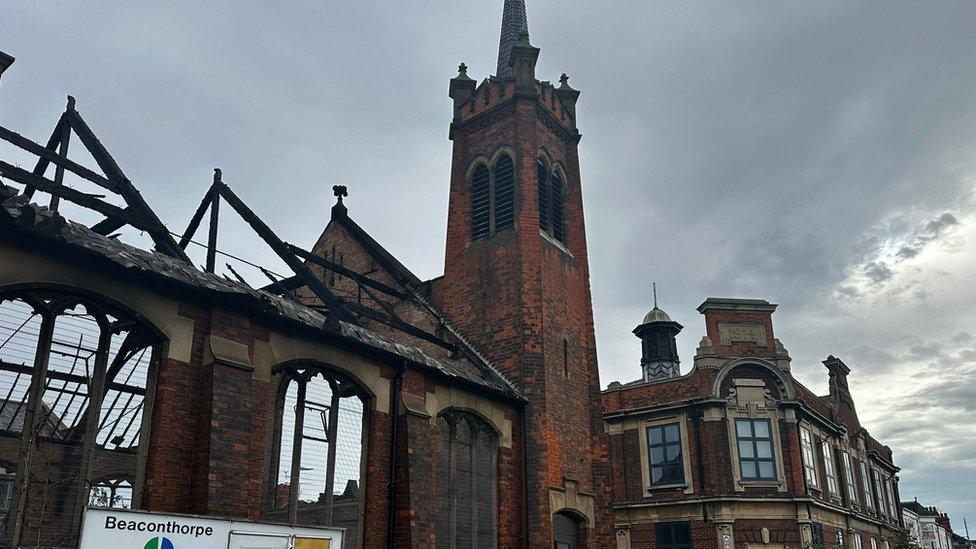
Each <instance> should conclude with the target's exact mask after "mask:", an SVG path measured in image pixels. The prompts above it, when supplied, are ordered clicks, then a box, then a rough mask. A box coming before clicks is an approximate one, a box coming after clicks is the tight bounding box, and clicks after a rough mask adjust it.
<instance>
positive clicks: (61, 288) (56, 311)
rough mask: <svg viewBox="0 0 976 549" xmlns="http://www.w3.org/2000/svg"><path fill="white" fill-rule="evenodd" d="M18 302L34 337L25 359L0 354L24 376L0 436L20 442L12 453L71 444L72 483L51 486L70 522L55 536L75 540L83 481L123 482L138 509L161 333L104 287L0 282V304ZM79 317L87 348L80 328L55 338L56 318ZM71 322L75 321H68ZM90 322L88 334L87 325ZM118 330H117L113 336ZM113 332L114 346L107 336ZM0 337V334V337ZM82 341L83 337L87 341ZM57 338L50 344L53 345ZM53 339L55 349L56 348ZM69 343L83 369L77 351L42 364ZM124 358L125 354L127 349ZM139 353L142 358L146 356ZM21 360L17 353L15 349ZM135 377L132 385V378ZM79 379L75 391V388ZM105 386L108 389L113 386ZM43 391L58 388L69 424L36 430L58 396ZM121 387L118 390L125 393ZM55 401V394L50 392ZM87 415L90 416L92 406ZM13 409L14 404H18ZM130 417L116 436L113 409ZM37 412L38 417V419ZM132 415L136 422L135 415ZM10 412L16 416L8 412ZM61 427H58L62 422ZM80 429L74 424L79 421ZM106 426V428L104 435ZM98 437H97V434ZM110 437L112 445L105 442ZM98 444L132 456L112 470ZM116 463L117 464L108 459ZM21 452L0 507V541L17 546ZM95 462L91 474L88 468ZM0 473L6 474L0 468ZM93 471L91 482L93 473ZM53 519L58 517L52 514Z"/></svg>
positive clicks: (29, 478) (22, 500)
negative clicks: (0, 513)
mask: <svg viewBox="0 0 976 549" xmlns="http://www.w3.org/2000/svg"><path fill="white" fill-rule="evenodd" d="M15 301H19V302H21V303H22V304H24V305H26V306H27V307H29V308H30V309H31V311H32V312H31V316H30V317H29V318H28V319H27V321H25V322H24V323H23V324H22V325H21V326H20V328H23V327H24V326H26V325H27V322H28V321H29V320H30V319H31V318H33V317H34V316H37V317H39V318H40V324H39V325H38V326H39V327H38V332H37V333H36V334H33V333H31V334H30V337H32V338H33V341H34V343H35V344H36V345H35V347H34V349H33V351H32V357H31V363H30V365H29V366H28V365H27V364H26V363H24V364H22V365H17V364H14V363H10V362H6V361H5V360H2V357H0V370H3V371H5V372H9V373H15V374H17V375H18V376H21V375H24V376H26V377H27V380H28V382H29V385H28V386H27V388H26V391H25V394H24V396H23V401H22V402H21V404H20V406H22V407H23V408H24V417H23V419H22V422H21V427H20V430H19V431H16V430H11V427H12V424H13V422H12V421H11V423H9V424H8V425H7V426H6V428H2V427H0V431H2V433H0V436H5V437H8V438H19V439H20V440H21V447H22V451H28V450H27V449H28V448H30V449H31V450H30V451H32V452H33V451H39V449H40V448H41V447H42V445H44V444H66V445H68V446H66V447H73V448H77V449H78V454H79V457H78V458H77V459H78V462H77V463H78V469H77V472H75V473H74V475H75V476H74V477H73V478H74V480H73V482H70V483H66V484H61V485H62V486H66V488H64V490H65V494H64V495H63V498H64V499H63V500H61V501H63V503H62V504H61V505H64V506H65V507H64V509H65V510H64V511H63V516H64V519H63V520H65V521H66V522H67V523H68V524H69V525H70V526H68V528H69V529H68V530H67V531H64V530H62V531H64V537H63V539H62V541H63V542H65V543H69V544H70V543H76V542H77V536H78V535H79V533H80V529H81V518H82V513H83V511H84V508H85V506H86V505H88V503H89V498H90V496H91V491H92V488H93V487H96V486H98V485H99V484H100V483H101V482H102V481H103V480H105V479H108V478H111V479H117V480H118V481H119V482H122V481H124V482H127V483H128V484H129V488H130V490H131V496H130V500H129V504H130V505H129V508H131V509H140V508H142V507H143V504H142V498H143V491H144V484H145V472H146V463H147V458H148V447H149V444H148V441H149V438H150V434H151V427H152V413H153V405H154V402H155V388H156V382H157V377H158V374H159V365H160V363H161V360H162V352H163V349H164V347H165V344H166V343H167V338H166V337H165V335H164V334H163V333H162V331H160V330H159V329H158V328H157V327H156V326H155V325H154V324H153V323H151V322H150V321H149V320H147V319H146V318H145V317H144V316H143V315H142V314H140V313H139V312H137V311H135V310H134V309H132V308H130V307H128V306H126V305H125V304H123V303H120V302H118V301H117V300H114V299H112V298H111V297H108V296H106V295H102V294H100V293H98V292H94V291H91V290H87V289H83V288H78V287H73V286H70V285H65V284H50V283H26V284H10V285H5V286H0V307H2V306H3V304H6V303H8V302H15ZM79 307H81V308H84V313H83V314H82V313H79V312H78V311H77V310H78V308H79ZM72 316H76V317H82V318H85V317H89V320H87V321H85V322H88V323H90V325H89V326H88V328H90V329H91V331H90V332H89V335H92V336H97V337H95V344H94V345H95V346H94V348H89V347H84V346H83V345H84V334H85V332H74V333H76V334H78V335H79V336H80V337H79V342H78V343H74V342H73V341H55V340H54V338H55V337H57V336H59V330H60V329H59V327H58V322H59V320H60V319H62V318H69V317H72ZM76 329H78V328H76ZM18 330H19V328H18V329H16V330H14V331H13V332H12V334H11V335H10V336H9V337H8V338H6V341H10V340H11V339H12V338H13V336H14V335H16V333H17V331H18ZM95 330H97V334H96V333H95ZM123 334H124V337H122V336H123ZM117 336H119V337H122V339H121V340H120V341H119V342H118V345H117V346H116V343H115V341H113V338H115V337H117ZM0 343H4V342H0ZM89 343H90V342H89ZM55 346H58V347H59V349H55ZM62 347H63V348H62ZM71 349H75V350H76V352H77V353H78V355H80V354H81V353H82V352H89V353H90V354H89V356H88V357H87V358H85V359H84V360H85V361H86V367H85V368H84V372H83V375H78V374H74V364H77V360H78V356H75V361H74V362H73V366H72V368H71V370H70V371H68V372H63V371H61V370H62V369H63V366H62V367H60V368H59V367H58V366H55V367H54V368H52V367H51V356H52V355H59V354H60V355H62V356H63V357H68V356H71V355H70V352H69V351H70V350H71ZM137 353H138V354H139V357H138V358H136V360H135V362H134V363H133V362H132V360H133V358H135V357H136V354H137ZM147 353H148V357H147V356H146V354H147ZM25 358H26V357H25ZM89 359H91V360H92V361H93V366H92V368H91V369H89V368H88V367H87V360H89ZM127 367H128V368H129V371H128V373H127V378H126V379H124V380H123V381H122V382H120V381H118V380H117V378H116V377H115V376H117V375H120V374H122V373H123V372H124V371H125V369H126V368H127ZM137 368H138V369H139V370H141V371H142V373H143V374H144V376H143V377H142V379H141V380H140V379H139V378H137V379H136V381H135V384H133V382H132V381H131V377H132V376H133V375H134V374H135V372H136V369H137ZM52 381H58V382H60V383H61V387H56V386H54V387H52V385H51V382H52ZM140 381H141V382H142V383H141V385H142V386H139V382H140ZM68 384H74V388H69V387H68ZM82 384H83V385H84V390H83V392H81V390H80V387H81V386H82ZM15 385H16V382H15V383H13V384H11V389H10V391H7V392H5V394H4V400H3V402H4V406H6V405H7V403H8V401H9V398H10V396H11V395H12V394H13V389H14V386H15ZM113 392H114V393H113ZM48 393H58V394H59V397H57V398H58V399H60V398H62V396H63V395H64V394H71V395H72V396H73V397H74V398H71V397H69V401H68V402H67V403H66V404H65V408H64V410H63V411H62V412H61V419H63V418H64V417H67V414H69V413H70V415H71V417H72V418H73V419H72V420H71V424H70V425H64V424H63V423H61V420H60V419H58V420H57V421H58V424H57V426H58V428H57V429H54V430H52V429H48V432H47V433H46V434H45V433H44V426H45V425H48V424H49V422H50V421H51V416H53V415H54V414H55V413H57V412H55V410H56V409H57V408H58V406H59V403H58V402H55V403H54V404H52V405H50V406H48V405H47V403H46V400H45V397H46V396H47V395H48ZM123 395H128V398H126V397H125V396H123ZM79 396H80V397H81V398H82V401H81V402H80V403H78V404H77V408H78V409H77V410H73V411H70V412H69V410H71V408H72V406H74V405H75V399H76V398H77V397H79ZM135 396H139V397H140V400H139V402H138V403H137V404H135V406H134V408H131V409H130V408H129V407H130V405H132V401H133V399H134V398H135ZM120 397H121V398H125V402H123V403H122V404H121V407H122V412H121V413H119V415H118V416H116V417H114V419H112V418H113V415H112V414H113V413H116V412H117V408H116V405H117V404H119V399H120ZM109 399H111V401H110V404H109V405H108V406H109V408H108V410H106V408H105V404H106V401H109ZM56 400H57V399H56ZM93 410H94V411H96V413H95V414H94V418H95V421H93V422H90V423H89V420H91V419H92V411H93ZM18 413H19V412H18ZM126 415H128V416H130V417H129V419H128V421H124V422H125V426H124V427H123V430H122V432H121V433H118V434H116V432H117V431H116V430H117V428H118V426H119V425H120V424H121V423H122V422H123V419H122V418H123V417H125V416H126ZM42 416H43V417H42ZM136 418H138V421H136ZM14 419H16V414H15V418H14ZM106 424H110V426H111V430H110V431H109V433H108V435H106V436H105V437H104V440H101V439H102V438H103V437H102V432H103V430H104V429H105V428H106V427H107V425H106ZM62 427H63V429H62ZM82 428H84V429H83V430H78V429H82ZM113 434H115V435H116V436H114V437H113V436H111V435H113ZM100 440H101V441H100ZM126 440H128V441H129V445H128V446H122V444H121V443H123V442H126ZM109 444H112V445H113V446H114V448H110V447H109ZM99 452H109V453H116V452H117V453H122V454H126V455H130V456H133V457H132V460H131V461H132V463H131V466H129V467H128V469H130V470H117V471H113V470H112V469H113V468H114V467H113V466H105V465H104V464H102V463H101V462H100V461H99V460H97V454H98V453H99ZM116 466H118V465H116ZM25 467H26V465H25V463H24V462H23V460H20V459H19V458H18V461H17V462H16V464H15V472H14V473H13V474H14V480H13V481H12V483H11V486H10V489H9V491H10V502H9V509H8V511H7V512H6V513H5V517H4V524H3V527H2V529H3V530H4V532H3V539H4V541H5V542H6V543H10V544H17V543H19V542H20V540H19V539H18V538H21V537H22V536H25V535H30V533H29V532H25V531H23V524H22V523H20V522H15V523H11V522H9V521H11V520H12V521H16V520H17V519H18V517H19V516H20V515H21V513H27V514H29V513H28V509H27V505H28V503H29V495H28V494H27V492H29V491H31V483H32V482H35V481H34V480H33V476H34V475H31V474H30V473H29V472H28V471H26V469H25ZM96 469H98V470H99V473H100V474H99V473H96ZM8 473H9V472H8ZM96 479H98V480H96ZM59 520H60V519H59Z"/></svg>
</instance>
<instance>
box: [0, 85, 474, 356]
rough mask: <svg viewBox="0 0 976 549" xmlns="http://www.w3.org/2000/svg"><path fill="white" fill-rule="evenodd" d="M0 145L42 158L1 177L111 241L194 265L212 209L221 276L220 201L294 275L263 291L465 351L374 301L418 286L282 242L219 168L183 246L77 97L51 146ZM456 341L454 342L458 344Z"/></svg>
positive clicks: (211, 238) (5, 135) (212, 248)
mask: <svg viewBox="0 0 976 549" xmlns="http://www.w3.org/2000/svg"><path fill="white" fill-rule="evenodd" d="M72 134H74V135H75V136H77V138H78V140H79V141H80V142H81V144H82V145H83V146H84V147H85V149H86V150H87V151H88V152H89V153H90V154H91V156H92V158H94V159H95V162H96V163H97V164H98V167H99V168H100V170H101V172H102V173H101V174H99V173H97V172H95V171H93V170H91V169H88V168H86V167H84V166H82V165H80V164H78V163H76V162H74V161H72V160H69V159H68V157H67V153H68V145H69V143H70V141H71V136H72ZM0 139H3V140H4V141H7V142H9V143H11V144H13V145H14V146H16V147H19V148H20V149H22V150H25V151H27V152H29V153H31V154H33V155H35V156H37V162H36V164H35V165H34V169H33V170H31V171H27V170H25V169H23V168H20V167H17V166H14V165H12V164H10V163H8V162H4V161H3V160H0V177H4V178H7V179H10V180H11V181H14V182H16V183H19V184H22V185H24V187H25V190H24V193H23V194H24V195H25V196H27V197H28V198H33V197H34V195H35V194H36V193H37V192H38V191H40V192H43V193H47V194H49V195H51V199H50V203H49V207H50V208H51V209H52V210H55V211H57V209H58V207H59V205H60V201H61V200H66V201H68V202H72V203H74V204H77V205H79V206H82V207H84V208H87V209H90V210H93V211H95V212H98V213H101V214H102V215H104V216H105V218H104V219H103V220H102V221H99V222H98V223H96V224H94V225H93V226H91V227H90V228H91V230H92V231H94V232H96V233H98V234H101V235H109V234H111V233H113V232H115V231H117V230H119V229H120V228H122V227H124V226H127V225H128V226H131V227H133V228H135V229H137V230H140V231H145V232H146V233H148V234H149V236H150V237H151V238H152V240H153V243H154V245H155V248H156V250H157V251H158V252H160V253H163V254H165V255H168V256H170V257H173V258H176V259H178V260H180V261H183V262H185V263H187V264H190V265H192V261H191V260H190V258H189V256H187V254H186V247H187V246H188V245H189V243H190V242H191V241H192V240H191V239H192V238H193V235H194V234H195V232H196V231H197V229H198V228H199V226H200V223H201V222H202V221H203V217H204V215H205V214H206V213H207V211H209V212H210V219H209V234H208V241H207V245H206V248H207V259H206V266H205V269H206V270H207V272H210V273H213V272H214V271H215V267H216V256H217V253H218V250H217V236H218V221H219V209H220V202H221V200H224V201H226V202H227V204H229V205H230V206H231V208H233V209H234V210H235V211H236V212H237V214H238V215H240V216H241V218H242V219H243V220H244V221H245V222H246V223H247V224H248V225H249V226H250V227H251V228H252V229H253V230H254V232H255V233H256V234H257V235H258V236H259V237H260V238H261V239H262V240H263V241H264V242H265V243H266V244H267V245H268V246H269V247H270V248H271V249H272V251H274V253H275V254H276V255H277V256H278V257H279V258H281V260H282V261H284V262H285V264H286V265H288V267H289V268H290V269H291V270H292V271H293V272H294V275H293V276H289V277H285V278H276V277H274V276H273V275H272V274H271V273H270V272H269V271H267V270H266V269H261V270H262V272H264V273H265V275H266V276H268V277H269V278H270V279H271V281H272V283H271V284H269V285H267V286H265V287H263V288H261V289H262V290H264V291H267V292H269V293H274V294H278V295H287V294H289V293H290V292H293V291H294V290H296V289H298V288H301V287H307V288H308V289H309V290H310V291H311V292H312V293H313V294H314V295H315V296H316V297H317V298H318V299H319V300H320V301H321V302H322V304H324V306H325V307H326V308H327V309H328V311H329V312H330V314H331V315H333V317H334V320H344V321H347V322H351V323H353V324H361V319H370V320H373V321H376V322H380V323H382V324H386V325H388V326H390V327H392V328H394V329H396V330H399V331H401V332H404V333H407V334H409V335H411V336H414V337H418V338H420V339H423V340H425V341H428V342H431V343H434V344H436V345H438V346H439V347H442V348H444V349H447V350H449V351H450V352H451V353H452V354H456V353H458V352H459V351H460V352H462V353H463V352H464V347H465V346H464V344H463V343H461V342H460V341H449V340H446V339H445V338H443V337H441V336H439V335H435V334H432V333H429V332H427V331H425V330H422V329H420V328H418V327H416V326H414V325H412V324H410V323H408V322H406V321H404V320H402V319H401V318H399V316H397V315H396V313H395V312H394V311H393V308H392V307H387V306H384V305H383V302H382V301H381V300H379V299H377V298H376V293H380V294H384V295H387V296H390V297H393V298H395V299H398V300H404V299H411V297H413V296H415V294H416V291H415V290H414V289H413V288H410V287H407V289H406V291H402V290H399V289H397V288H393V287H391V286H389V285H387V284H384V283H382V282H379V281H377V280H373V279H371V278H369V277H368V276H366V275H364V274H361V273H357V272H355V271H353V270H350V269H347V268H345V267H343V266H342V265H339V264H336V263H334V262H332V261H329V260H328V259H326V258H324V257H321V256H319V255H317V254H314V253H312V252H309V251H306V250H304V249H302V248H300V247H298V246H295V245H293V244H289V243H287V242H285V241H283V240H282V239H281V238H279V237H278V235H276V234H275V232H274V231H273V230H272V229H271V228H270V227H269V226H268V225H267V224H266V223H265V222H264V221H262V220H261V218H260V217H258V216H257V214H255V213H254V212H253V211H252V210H251V209H250V208H249V207H248V206H247V205H246V204H245V203H244V202H243V201H242V200H241V199H240V198H239V197H238V196H237V195H236V194H235V193H234V192H233V191H232V190H231V189H230V187H228V186H227V185H226V184H225V183H224V182H223V181H222V179H221V171H220V170H219V169H216V170H214V177H213V183H212V185H211V186H210V188H209V189H208V191H207V193H206V195H205V196H204V198H203V201H202V202H201V203H200V205H199V206H198V207H197V210H196V212H195V213H194V214H193V217H192V218H191V219H190V222H189V224H188V225H187V227H186V230H185V231H184V232H183V234H182V236H181V237H180V239H179V241H177V240H175V239H174V238H173V233H171V232H170V231H169V229H168V228H167V227H166V226H165V225H164V224H163V222H162V221H161V220H160V219H159V217H158V216H157V215H156V213H155V212H154V211H153V210H152V208H151V207H150V206H149V204H147V203H146V201H145V200H144V199H143V197H142V195H141V194H140V193H139V191H138V190H137V189H136V187H135V185H133V184H132V182H131V181H130V180H129V179H128V177H126V175H125V173H124V172H123V171H122V169H121V168H120V167H119V165H118V164H117V163H116V162H115V159H114V158H112V155H111V154H109V152H108V150H106V148H105V147H104V146H103V145H102V143H101V142H100V141H99V140H98V138H97V137H96V136H95V134H94V132H92V130H91V128H90V127H89V126H88V124H87V123H86V122H85V120H84V119H83V118H82V117H81V114H80V113H79V112H78V111H77V110H76V109H75V100H74V98H73V97H71V96H69V97H68V104H67V108H66V109H65V111H64V113H63V114H62V115H61V117H60V119H59V120H58V122H57V124H56V125H55V127H54V131H53V132H52V133H51V137H50V138H49V139H48V141H47V143H46V144H45V145H41V144H39V143H36V142H34V141H32V140H30V139H28V138H26V137H24V136H22V135H20V134H18V133H16V132H14V131H12V130H9V129H7V128H5V127H3V126H0ZM52 164H53V165H54V177H53V179H51V178H49V177H47V175H46V174H47V171H48V168H49V167H50V166H51V165H52ZM65 171H68V172H71V173H73V174H75V175H77V176H78V177H80V178H82V179H84V180H86V181H89V182H91V183H93V184H95V185H97V186H98V187H100V188H102V189H104V190H106V191H108V192H110V193H112V194H114V195H117V196H119V197H121V199H122V201H123V202H124V203H125V207H119V206H116V205H115V204H111V203H109V202H107V201H105V200H103V198H104V196H102V195H95V194H91V193H86V192H82V191H79V190H77V189H74V188H71V187H68V186H66V185H65V184H64V173H65ZM342 190H343V191H344V190H345V189H344V188H343V189H342ZM308 264H314V265H317V266H319V267H321V268H324V269H326V270H328V271H332V272H335V273H336V274H339V275H342V276H344V277H348V278H349V279H351V280H354V281H355V282H356V284H357V285H358V287H359V289H360V294H364V295H366V296H369V297H370V298H371V300H372V301H374V302H376V303H377V304H379V305H380V309H375V308H371V307H368V306H366V305H363V304H362V303H361V302H355V301H346V300H341V299H339V298H338V297H337V296H336V295H335V294H334V293H333V292H332V291H331V290H330V289H329V288H328V286H326V285H325V284H324V283H323V282H322V280H321V279H319V278H318V277H317V276H315V274H314V273H313V272H312V271H311V269H309V267H308ZM228 267H229V270H230V272H231V273H233V274H234V276H235V277H236V278H237V280H238V281H239V282H241V283H243V284H247V283H246V282H245V281H244V279H243V278H242V277H241V276H240V275H239V274H237V272H236V271H234V269H233V268H230V265H228ZM259 268H260V267H259ZM451 339H452V340H454V339H457V338H451ZM465 354H467V353H465ZM472 358H475V357H472ZM480 362H481V361H480V360H476V363H480Z"/></svg>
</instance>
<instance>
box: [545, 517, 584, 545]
mask: <svg viewBox="0 0 976 549" xmlns="http://www.w3.org/2000/svg"><path fill="white" fill-rule="evenodd" d="M552 531H553V538H554V539H555V544H554V546H555V548H556V549H578V548H579V546H580V542H579V532H580V526H579V521H578V520H576V517H574V516H572V515H570V514H568V513H556V514H555V515H553V517H552Z"/></svg>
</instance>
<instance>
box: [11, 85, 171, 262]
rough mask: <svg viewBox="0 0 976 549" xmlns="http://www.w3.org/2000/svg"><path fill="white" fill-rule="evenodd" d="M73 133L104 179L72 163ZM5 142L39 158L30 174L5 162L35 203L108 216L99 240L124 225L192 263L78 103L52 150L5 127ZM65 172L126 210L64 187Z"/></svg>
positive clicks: (54, 136)
mask: <svg viewBox="0 0 976 549" xmlns="http://www.w3.org/2000/svg"><path fill="white" fill-rule="evenodd" d="M72 133H74V135H76V136H77V137H78V140H79V141H81V143H82V145H83V146H84V147H85V149H86V150H87V151H88V152H89V154H91V156H92V158H94V159H95V162H96V163H97V164H98V167H99V168H100V169H101V170H102V173H103V174H104V175H99V174H98V173H96V172H95V171H93V170H90V169H88V168H86V167H84V166H82V165H80V164H78V163H76V162H73V161H71V160H69V159H68V157H67V152H68V151H67V149H68V142H69V138H70V136H71V134H72ZM0 139H3V140H4V141H7V142H8V143H10V144H12V145H14V146H16V147H18V148H20V149H22V150H24V151H27V152H29V153H31V154H33V155H35V156H37V157H38V160H37V163H36V164H35V166H34V169H33V170H32V171H30V172H28V171H26V170H24V169H22V168H19V167H17V166H13V165H11V164H8V163H6V162H0V176H3V177H6V178H8V179H11V180H13V181H15V182H17V183H20V184H22V185H24V186H25V190H24V195H25V196H26V197H27V198H31V197H33V195H34V193H35V192H36V191H42V192H46V193H48V194H50V195H51V206H50V207H51V209H52V210H55V211H57V209H58V203H59V200H60V199H64V200H67V201H70V202H73V203H75V204H78V205H79V206H82V207H85V208H88V209H91V210H94V211H97V212H99V213H101V214H103V215H105V219H104V220H103V221H101V222H99V223H97V224H96V225H95V226H94V227H92V230H95V231H96V232H98V233H99V234H108V233H109V232H111V231H114V230H116V229H119V228H121V227H122V226H124V225H131V226H133V227H135V228H137V229H139V230H142V231H145V232H147V233H149V236H150V237H151V238H152V240H153V243H154V244H155V246H156V249H157V250H159V251H160V252H161V253H164V254H166V255H169V256H171V257H175V258H177V259H180V260H183V261H185V262H187V263H190V258H189V257H187V255H186V253H185V252H184V251H183V249H182V248H180V247H179V246H178V245H177V244H176V241H175V240H173V237H172V236H171V235H170V233H169V230H168V229H167V228H166V226H165V225H163V222H162V221H161V220H160V219H159V217H158V216H157V215H156V213H155V212H154V211H153V210H152V208H150V207H149V204H147V203H146V201H145V199H143V198H142V195H141V194H139V191H138V190H137V189H136V188H135V186H134V185H133V184H132V182H131V181H129V179H128V177H126V175H125V173H123V172H122V169H121V168H120V167H119V165H118V164H117V163H116V162H115V159H114V158H112V155H111V154H109V152H108V150H107V149H106V148H105V147H104V146H103V145H102V143H101V142H100V141H99V140H98V138H97V137H96V136H95V134H94V132H92V130H91V128H90V127H89V126H88V124H87V123H86V122H85V120H84V119H83V118H82V117H81V114H80V113H79V112H78V111H77V110H75V100H74V98H73V97H71V96H68V106H67V108H66V109H65V111H64V113H63V114H62V115H61V117H60V118H59V119H58V122H57V124H56V125H55V127H54V131H53V132H52V133H51V137H50V138H49V139H48V141H47V144H46V145H44V146H42V145H40V144H39V143H36V142H34V141H32V140H30V139H28V138H26V137H24V136H22V135H20V134H18V133H16V132H14V131H12V130H9V129H7V128H5V127H3V126H0ZM51 164H54V166H55V176H54V179H53V180H52V179H48V178H47V177H45V173H46V172H47V169H48V168H49V167H50V165H51ZM65 171H68V172H71V173H73V174H75V175H77V176H78V177H80V178H82V179H84V180H86V181H89V182H91V183H94V184H95V185H97V186H98V187H100V188H102V189H105V190H106V191H109V192H110V193H112V194H115V195H118V196H119V197H121V198H122V200H123V201H124V202H125V204H126V206H125V207H124V208H120V207H118V206H115V205H113V204H110V203H108V202H106V201H104V200H102V199H103V198H104V196H100V195H94V194H90V193H84V192H81V191H78V190H76V189H72V188H71V187H68V186H66V185H64V184H63V177H64V172H65Z"/></svg>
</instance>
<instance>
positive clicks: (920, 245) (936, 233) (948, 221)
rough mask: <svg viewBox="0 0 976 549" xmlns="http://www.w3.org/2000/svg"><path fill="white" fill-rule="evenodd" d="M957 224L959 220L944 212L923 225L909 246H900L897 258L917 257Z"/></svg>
mask: <svg viewBox="0 0 976 549" xmlns="http://www.w3.org/2000/svg"><path fill="white" fill-rule="evenodd" d="M958 224H959V220H958V219H956V216H954V215H952V214H951V213H949V212H945V213H943V214H942V215H940V216H939V217H937V218H935V219H932V220H930V221H929V222H928V223H926V224H925V228H924V229H923V230H922V231H921V232H920V233H919V234H918V235H917V236H916V237H915V238H914V240H913V241H912V243H911V244H908V245H905V246H902V247H901V248H900V249H899V250H898V254H897V255H898V257H899V258H900V259H911V258H913V257H915V256H917V255H918V254H919V253H921V252H922V250H923V249H924V248H925V246H926V245H928V244H929V243H930V242H932V241H934V240H937V239H938V238H939V237H940V236H942V235H943V233H944V232H945V230H946V229H948V228H949V227H951V226H953V225H958Z"/></svg>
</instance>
